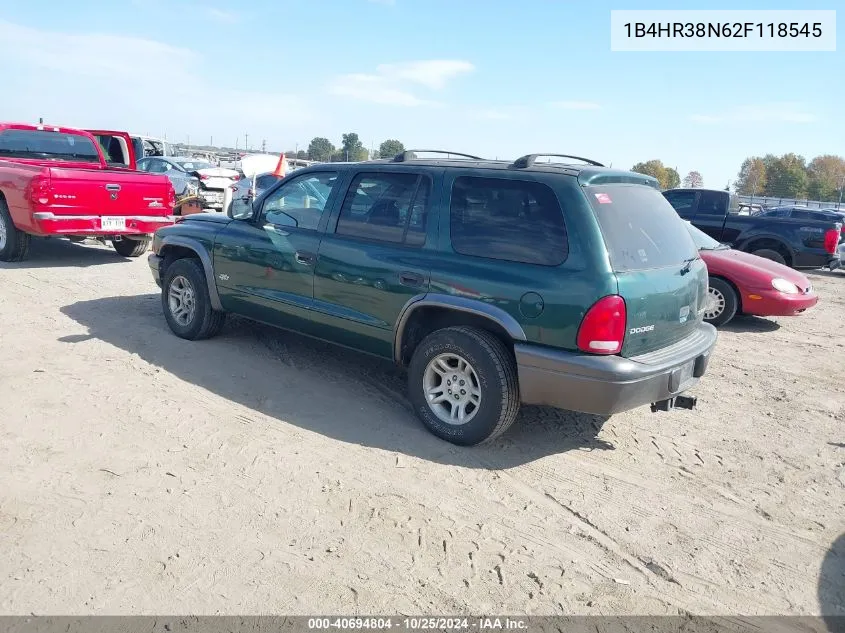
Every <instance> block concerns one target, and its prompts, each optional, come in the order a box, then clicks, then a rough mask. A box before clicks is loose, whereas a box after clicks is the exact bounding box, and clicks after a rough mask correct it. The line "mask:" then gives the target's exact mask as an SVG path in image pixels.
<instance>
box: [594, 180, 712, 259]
mask: <svg viewBox="0 0 845 633" xmlns="http://www.w3.org/2000/svg"><path fill="white" fill-rule="evenodd" d="M584 192H585V193H586V194H587V198H588V199H589V201H590V205H591V206H592V207H593V211H595V214H596V218H597V219H598V221H599V226H600V227H601V231H602V234H603V235H604V241H605V244H606V245H607V250H608V254H609V255H610V263H611V265H612V266H613V270H614V271H616V272H624V271H629V270H647V269H649V268H664V267H666V266H674V265H677V264H683V263H684V262H686V261H688V260H690V259H695V258H697V257H698V250H697V249H696V246H695V244H694V243H693V241H692V238H691V237H690V234H689V232H688V231H687V230H686V228H685V225H684V221H683V220H681V218H680V217H679V216H678V214H677V213H676V212H675V209H673V208H672V205H671V204H669V202H668V201H667V200H666V198H664V197H663V194H661V193H660V191H658V190H657V189H653V188H652V187H646V186H643V185H628V184H608V185H597V186H592V187H584Z"/></svg>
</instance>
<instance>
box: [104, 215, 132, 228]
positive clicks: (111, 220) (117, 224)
mask: <svg viewBox="0 0 845 633" xmlns="http://www.w3.org/2000/svg"><path fill="white" fill-rule="evenodd" d="M100 228H101V229H103V230H104V231H125V230H126V218H116V217H108V216H107V217H103V218H100Z"/></svg>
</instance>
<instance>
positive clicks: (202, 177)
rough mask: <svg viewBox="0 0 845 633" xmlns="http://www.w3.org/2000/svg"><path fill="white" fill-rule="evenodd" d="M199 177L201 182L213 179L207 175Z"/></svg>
mask: <svg viewBox="0 0 845 633" xmlns="http://www.w3.org/2000/svg"><path fill="white" fill-rule="evenodd" d="M199 176H200V180H208V179H209V178H211V176H209V175H207V174H200V175H199Z"/></svg>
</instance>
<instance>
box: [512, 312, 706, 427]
mask: <svg viewBox="0 0 845 633" xmlns="http://www.w3.org/2000/svg"><path fill="white" fill-rule="evenodd" d="M716 339H717V333H716V328H714V327H713V326H711V325H709V324H706V323H702V324H700V325H699V327H698V328H697V329H696V331H695V332H694V333H693V334H692V335H690V336H688V337H687V338H685V339H684V340H682V341H679V342H678V343H675V344H674V345H671V346H669V347H667V348H664V349H661V350H658V351H657V352H652V353H650V354H645V355H643V356H638V357H634V358H622V357H621V356H593V355H589V354H577V353H573V352H564V351H560V350H553V349H549V348H545V347H540V346H536V345H528V344H517V345H515V346H514V351H515V352H516V362H517V366H518V369H519V388H520V393H521V394H522V401H523V402H524V403H526V404H538V405H546V406H552V407H557V408H559V409H568V410H571V411H580V412H583V413H593V414H596V415H612V414H614V413H621V412H622V411H627V410H629V409H634V408H636V407H639V406H642V405H646V404H651V403H654V402H660V401H663V400H667V399H671V398H673V397H675V396H677V395H679V394H681V393H683V392H684V391H686V390H687V389H689V388H690V387H693V386H694V385H695V384H696V383H697V382H698V380H699V378H701V376H703V375H704V373H705V371H706V370H707V365H708V363H709V362H710V355H711V353H712V351H713V348H714V346H715V345H716Z"/></svg>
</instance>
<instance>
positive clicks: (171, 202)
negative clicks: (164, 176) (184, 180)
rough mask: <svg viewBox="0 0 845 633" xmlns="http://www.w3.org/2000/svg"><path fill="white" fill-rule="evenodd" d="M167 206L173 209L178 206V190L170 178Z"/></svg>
mask: <svg viewBox="0 0 845 633" xmlns="http://www.w3.org/2000/svg"><path fill="white" fill-rule="evenodd" d="M167 184H168V187H167V208H168V209H170V210H171V211H172V210H173V209H175V208H176V190H175V189H174V188H173V185H172V184H171V182H170V180H168V181H167Z"/></svg>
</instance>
